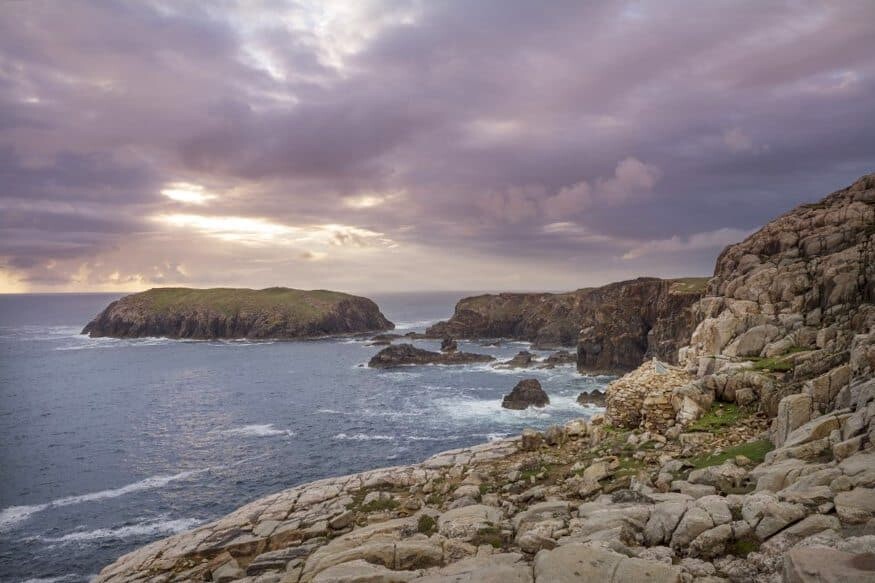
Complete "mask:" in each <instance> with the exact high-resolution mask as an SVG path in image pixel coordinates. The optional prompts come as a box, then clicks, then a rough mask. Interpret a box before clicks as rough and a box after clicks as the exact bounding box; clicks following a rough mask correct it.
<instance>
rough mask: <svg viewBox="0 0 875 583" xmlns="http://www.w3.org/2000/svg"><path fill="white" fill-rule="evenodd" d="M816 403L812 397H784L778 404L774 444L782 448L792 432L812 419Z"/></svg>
mask: <svg viewBox="0 0 875 583" xmlns="http://www.w3.org/2000/svg"><path fill="white" fill-rule="evenodd" d="M813 411H814V402H813V400H812V399H811V395H805V394H797V395H789V396H787V397H784V398H783V399H781V400H780V402H779V403H778V415H777V416H776V417H775V420H774V421H773V422H772V430H771V433H772V443H774V444H775V447H781V446H782V445H784V442H785V441H786V440H787V436H788V435H790V432H791V431H793V430H794V429H796V428H797V427H801V426H802V425H804V424H805V423H807V422H808V421H809V420H810V419H811V415H812V412H813Z"/></svg>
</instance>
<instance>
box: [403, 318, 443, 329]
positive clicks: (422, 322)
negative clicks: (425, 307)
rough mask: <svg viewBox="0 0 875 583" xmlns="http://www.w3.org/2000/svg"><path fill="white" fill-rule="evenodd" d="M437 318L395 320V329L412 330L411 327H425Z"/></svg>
mask: <svg viewBox="0 0 875 583" xmlns="http://www.w3.org/2000/svg"><path fill="white" fill-rule="evenodd" d="M437 321H438V320H412V321H410V322H396V323H395V330H412V329H413V328H427V327H429V326H431V325H432V324H434V323H435V322H437Z"/></svg>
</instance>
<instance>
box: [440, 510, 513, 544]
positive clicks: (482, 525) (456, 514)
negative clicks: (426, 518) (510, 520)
mask: <svg viewBox="0 0 875 583" xmlns="http://www.w3.org/2000/svg"><path fill="white" fill-rule="evenodd" d="M500 521H501V511H500V510H499V509H497V508H494V507H492V506H484V505H483V504H474V505H472V506H464V507H462V508H454V509H452V510H448V511H446V512H444V513H443V514H441V515H440V517H438V521H437V523H438V531H439V532H440V533H441V534H442V535H444V536H445V537H447V538H461V539H465V540H470V539H472V538H474V536H475V535H477V533H478V532H480V531H481V530H483V529H488V528H494V527H495V526H496V525H498V523H499V522H500Z"/></svg>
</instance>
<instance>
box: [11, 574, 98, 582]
mask: <svg viewBox="0 0 875 583" xmlns="http://www.w3.org/2000/svg"><path fill="white" fill-rule="evenodd" d="M89 579H90V577H86V576H84V575H61V576H60V577H34V578H31V579H25V580H24V581H22V583H61V581H83V580H89Z"/></svg>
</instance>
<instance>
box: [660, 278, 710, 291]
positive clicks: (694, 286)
mask: <svg viewBox="0 0 875 583" xmlns="http://www.w3.org/2000/svg"><path fill="white" fill-rule="evenodd" d="M709 279H711V278H710V277H681V278H678V279H673V280H671V288H670V291H671V292H672V293H677V294H699V293H702V292H704V291H705V288H706V287H707V286H708V280H709Z"/></svg>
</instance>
